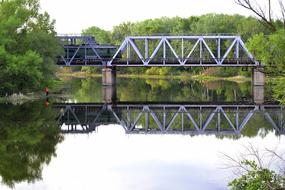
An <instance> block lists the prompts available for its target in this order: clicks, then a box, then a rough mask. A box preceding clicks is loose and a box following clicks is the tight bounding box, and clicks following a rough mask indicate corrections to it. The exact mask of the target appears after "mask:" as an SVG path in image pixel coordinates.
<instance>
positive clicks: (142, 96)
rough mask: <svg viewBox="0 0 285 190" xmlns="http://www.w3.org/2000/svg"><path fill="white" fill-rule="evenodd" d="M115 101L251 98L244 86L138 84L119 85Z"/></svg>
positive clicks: (172, 82)
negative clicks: (117, 99)
mask: <svg viewBox="0 0 285 190" xmlns="http://www.w3.org/2000/svg"><path fill="white" fill-rule="evenodd" d="M117 92H119V94H118V98H119V100H122V101H124V100H128V101H132V100H136V101H137V100H147V101H239V100H241V99H242V97H251V95H250V93H251V92H250V85H248V83H242V84H238V83H234V82H228V81H214V82H207V83H205V84H203V83H199V82H197V81H180V80H150V79H148V80H138V79H130V80H127V81H120V83H119V84H118V88H117Z"/></svg>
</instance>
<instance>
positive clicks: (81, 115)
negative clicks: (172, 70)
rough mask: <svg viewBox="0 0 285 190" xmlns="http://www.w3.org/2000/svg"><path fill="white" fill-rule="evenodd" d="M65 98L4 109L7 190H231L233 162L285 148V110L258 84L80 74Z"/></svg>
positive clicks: (1, 159) (1, 163)
mask: <svg viewBox="0 0 285 190" xmlns="http://www.w3.org/2000/svg"><path fill="white" fill-rule="evenodd" d="M261 92H262V93H263V90H262V91H261ZM62 93H64V94H65V95H67V97H66V98H62V99H60V98H52V97H50V98H48V99H42V100H37V101H33V102H27V103H23V104H17V105H13V104H11V103H2V104H0V179H1V182H2V183H1V185H0V189H4V190H6V189H13V188H14V189H19V190H27V189H28V190H30V189H47V190H54V189H68V190H77V189H86V190H87V189H107V190H109V189H110V190H113V189H116V190H120V189H122V190H126V189H131V190H146V189H150V190H168V189H169V190H170V189H171V190H172V189H179V190H183V189H185V190H186V189H187V190H189V189H193V190H224V189H228V187H227V184H228V182H229V181H230V180H232V179H233V178H234V177H236V176H235V171H236V170H235V169H234V168H232V167H231V166H234V163H233V162H230V161H229V159H228V157H231V158H235V159H239V158H240V157H241V155H245V154H246V151H248V150H249V149H250V148H249V147H251V148H254V149H258V150H259V152H260V155H261V157H262V158H264V164H267V161H268V162H269V160H267V159H266V158H265V157H266V152H264V150H265V149H266V148H267V149H274V150H275V151H276V152H278V153H279V152H280V153H282V152H284V146H283V147H282V146H281V145H282V144H284V143H285V138H284V134H285V129H284V118H285V116H284V108H283V106H281V105H279V104H278V103H276V101H275V100H274V99H273V98H272V92H271V90H270V89H269V88H268V87H265V90H264V100H262V102H260V100H258V101H256V99H255V97H254V90H253V88H252V87H251V84H250V82H245V83H235V82H230V81H212V82H203V83H202V82H197V81H188V80H171V79H167V80H152V79H124V78H118V80H117V85H116V86H115V87H103V86H102V85H101V78H88V79H78V78H73V79H70V80H68V81H66V82H65V84H64V85H63V88H62ZM259 97H260V96H259ZM261 97H262V96H261ZM262 99H263V98H262ZM263 102H264V103H263ZM268 164H270V163H268ZM271 167H273V168H277V165H276V164H274V163H271Z"/></svg>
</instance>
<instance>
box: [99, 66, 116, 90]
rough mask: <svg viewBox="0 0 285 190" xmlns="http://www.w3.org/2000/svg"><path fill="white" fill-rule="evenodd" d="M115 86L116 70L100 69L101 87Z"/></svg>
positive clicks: (113, 68)
mask: <svg viewBox="0 0 285 190" xmlns="http://www.w3.org/2000/svg"><path fill="white" fill-rule="evenodd" d="M115 84H116V68H115V67H112V68H109V67H105V68H102V85H103V86H112V85H115Z"/></svg>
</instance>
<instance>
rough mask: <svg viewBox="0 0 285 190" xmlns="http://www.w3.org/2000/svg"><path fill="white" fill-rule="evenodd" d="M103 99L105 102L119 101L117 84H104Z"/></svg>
mask: <svg viewBox="0 0 285 190" xmlns="http://www.w3.org/2000/svg"><path fill="white" fill-rule="evenodd" d="M102 99H103V102H104V103H108V104H109V103H112V104H113V103H115V102H116V101H117V88H116V85H109V86H102Z"/></svg>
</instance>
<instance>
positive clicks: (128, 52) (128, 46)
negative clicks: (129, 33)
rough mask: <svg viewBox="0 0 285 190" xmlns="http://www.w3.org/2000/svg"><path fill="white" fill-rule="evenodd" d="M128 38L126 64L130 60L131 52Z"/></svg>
mask: <svg viewBox="0 0 285 190" xmlns="http://www.w3.org/2000/svg"><path fill="white" fill-rule="evenodd" d="M129 40H130V39H129V38H127V65H128V64H129V60H130V56H131V55H130V54H131V49H130V42H129Z"/></svg>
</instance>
